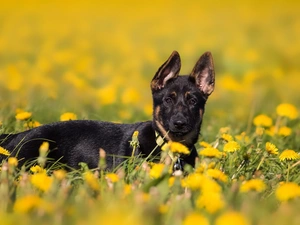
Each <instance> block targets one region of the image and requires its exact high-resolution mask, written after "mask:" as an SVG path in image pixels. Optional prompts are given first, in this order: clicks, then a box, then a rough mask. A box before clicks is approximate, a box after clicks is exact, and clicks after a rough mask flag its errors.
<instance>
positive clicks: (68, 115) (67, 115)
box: [60, 112, 77, 121]
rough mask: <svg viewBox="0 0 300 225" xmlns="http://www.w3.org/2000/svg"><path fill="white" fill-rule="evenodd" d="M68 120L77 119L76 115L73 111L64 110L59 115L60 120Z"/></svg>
mask: <svg viewBox="0 0 300 225" xmlns="http://www.w3.org/2000/svg"><path fill="white" fill-rule="evenodd" d="M68 120H77V115H76V114H75V113H71V112H66V113H63V114H62V115H61V116H60V121H68Z"/></svg>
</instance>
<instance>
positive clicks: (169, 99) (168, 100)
mask: <svg viewBox="0 0 300 225" xmlns="http://www.w3.org/2000/svg"><path fill="white" fill-rule="evenodd" d="M172 102H173V100H172V98H170V97H166V98H165V103H167V104H172Z"/></svg>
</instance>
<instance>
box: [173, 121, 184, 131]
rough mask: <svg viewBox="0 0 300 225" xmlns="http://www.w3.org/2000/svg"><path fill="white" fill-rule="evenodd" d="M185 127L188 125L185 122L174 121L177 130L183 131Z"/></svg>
mask: <svg viewBox="0 0 300 225" xmlns="http://www.w3.org/2000/svg"><path fill="white" fill-rule="evenodd" d="M185 125H186V122H184V121H183V120H175V121H174V127H175V128H176V129H179V130H180V129H182V128H184V127H185Z"/></svg>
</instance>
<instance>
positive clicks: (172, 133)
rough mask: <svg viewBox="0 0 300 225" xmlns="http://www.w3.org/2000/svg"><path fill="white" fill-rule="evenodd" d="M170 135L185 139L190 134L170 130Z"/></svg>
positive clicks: (185, 131) (186, 131) (183, 131)
mask: <svg viewBox="0 0 300 225" xmlns="http://www.w3.org/2000/svg"><path fill="white" fill-rule="evenodd" d="M169 133H170V134H171V135H172V136H174V137H183V136H185V135H187V134H188V133H190V131H189V130H170V131H169Z"/></svg>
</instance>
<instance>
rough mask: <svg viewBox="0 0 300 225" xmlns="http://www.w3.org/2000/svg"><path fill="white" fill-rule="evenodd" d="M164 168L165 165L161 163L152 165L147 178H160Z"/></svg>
mask: <svg viewBox="0 0 300 225" xmlns="http://www.w3.org/2000/svg"><path fill="white" fill-rule="evenodd" d="M164 168H165V164H163V163H155V164H153V165H152V167H151V169H150V172H149V176H150V177H151V178H154V179H157V178H159V177H161V176H162V173H163V170H164Z"/></svg>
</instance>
